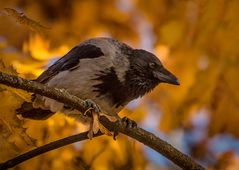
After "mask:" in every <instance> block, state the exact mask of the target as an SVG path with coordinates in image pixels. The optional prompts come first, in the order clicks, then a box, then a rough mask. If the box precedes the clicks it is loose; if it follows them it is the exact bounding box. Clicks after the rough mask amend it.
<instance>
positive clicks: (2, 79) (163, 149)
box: [0, 72, 205, 170]
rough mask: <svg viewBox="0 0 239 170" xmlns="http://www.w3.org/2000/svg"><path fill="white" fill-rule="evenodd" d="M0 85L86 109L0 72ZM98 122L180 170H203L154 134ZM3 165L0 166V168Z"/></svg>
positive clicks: (64, 95) (66, 96)
mask: <svg viewBox="0 0 239 170" xmlns="http://www.w3.org/2000/svg"><path fill="white" fill-rule="evenodd" d="M0 83H1V84H5V85H7V86H11V87H15V88H19V89H23V90H26V91H28V92H32V93H37V94H40V95H43V96H46V97H49V98H52V99H55V100H58V101H60V102H62V103H65V104H67V105H69V106H71V107H73V108H75V109H78V110H79V111H81V112H84V111H85V109H86V108H84V106H83V105H82V102H83V100H81V99H79V98H78V97H76V96H73V95H70V94H69V93H67V92H66V91H64V90H60V89H54V88H50V87H47V86H46V85H43V84H40V83H37V82H34V81H30V80H25V79H22V78H20V77H17V76H13V75H8V74H6V73H2V72H0ZM100 122H101V123H102V124H103V125H104V126H105V127H106V128H108V129H109V130H111V131H118V132H120V133H123V134H125V135H127V136H129V137H132V138H133V139H136V140H138V141H139V142H141V143H143V144H145V145H147V146H149V147H150V148H152V149H154V150H155V151H157V152H159V153H160V154H162V155H164V156H165V157H166V158H168V159H169V160H171V161H172V162H174V163H175V164H176V165H178V166H179V167H181V168H182V169H186V170H205V168H204V167H202V166H201V165H199V164H197V163H196V162H195V161H194V160H193V159H192V158H191V157H189V156H187V155H185V154H183V153H181V152H180V151H178V150H177V149H176V148H174V147H173V146H172V145H170V144H168V143H167V142H165V141H163V140H162V139H160V138H158V137H156V136H155V135H154V134H152V133H150V132H148V131H146V130H144V129H141V128H138V127H137V128H126V127H125V126H124V125H123V124H122V123H121V122H120V121H119V122H110V121H109V120H108V119H107V118H106V117H104V116H101V117H100ZM85 133H86V132H85ZM85 133H84V135H85ZM79 135H80V136H81V135H82V134H79ZM74 137H75V136H71V137H68V138H65V139H62V140H70V141H71V142H69V143H62V144H58V142H59V141H61V140H59V141H56V142H52V143H50V144H47V145H48V147H49V148H48V147H46V148H48V149H46V148H45V146H47V145H45V146H42V147H40V148H37V149H36V150H37V151H36V150H33V151H30V152H38V153H37V154H33V156H36V155H39V154H42V153H45V152H47V151H50V150H52V149H56V148H58V147H61V146H64V145H67V144H70V143H73V142H76V141H77V140H76V139H75V140H72V139H71V138H74ZM84 139H85V138H79V140H78V141H80V140H84ZM52 145H53V146H52ZM55 145H58V146H55ZM39 150H40V151H39ZM42 150H43V151H42ZM26 154H27V153H26ZM23 155H24V154H23ZM21 156H22V155H21ZM30 158H32V156H29V157H27V158H25V160H27V159H30ZM14 159H15V158H14ZM14 159H13V160H14ZM25 160H23V161H25ZM10 161H11V160H10ZM23 161H21V162H23ZM7 162H8V161H7ZM21 162H17V163H15V162H11V164H14V165H17V164H18V163H21ZM5 163H6V162H5ZM5 163H2V164H0V168H1V166H2V165H4V164H5Z"/></svg>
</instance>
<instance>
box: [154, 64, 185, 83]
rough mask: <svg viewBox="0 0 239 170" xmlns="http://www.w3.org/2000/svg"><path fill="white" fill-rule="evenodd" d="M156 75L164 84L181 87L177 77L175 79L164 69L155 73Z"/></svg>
mask: <svg viewBox="0 0 239 170" xmlns="http://www.w3.org/2000/svg"><path fill="white" fill-rule="evenodd" d="M154 75H155V77H156V78H158V79H159V80H160V81H161V82H163V83H168V84H174V85H180V83H179V81H178V79H177V77H175V76H174V75H173V74H172V73H170V72H169V71H168V70H166V69H165V68H164V67H161V68H160V70H158V71H157V72H154Z"/></svg>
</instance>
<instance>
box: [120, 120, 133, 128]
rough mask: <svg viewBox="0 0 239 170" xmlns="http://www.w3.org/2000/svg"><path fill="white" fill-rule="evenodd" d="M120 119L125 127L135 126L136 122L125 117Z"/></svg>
mask: <svg viewBox="0 0 239 170" xmlns="http://www.w3.org/2000/svg"><path fill="white" fill-rule="evenodd" d="M121 121H122V123H123V125H124V126H125V127H126V128H136V127H137V123H136V122H135V121H133V120H131V119H129V118H127V117H123V118H122V120H121Z"/></svg>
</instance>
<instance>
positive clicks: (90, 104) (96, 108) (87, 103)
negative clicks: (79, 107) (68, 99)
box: [82, 99, 101, 113]
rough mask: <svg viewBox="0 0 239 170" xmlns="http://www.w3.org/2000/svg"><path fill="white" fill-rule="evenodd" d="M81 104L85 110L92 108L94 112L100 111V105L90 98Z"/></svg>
mask: <svg viewBox="0 0 239 170" xmlns="http://www.w3.org/2000/svg"><path fill="white" fill-rule="evenodd" d="M82 104H83V106H84V107H85V108H87V110H86V112H88V111H89V110H93V111H94V112H95V113H100V112H101V109H100V107H99V106H98V105H97V104H95V102H93V101H92V100H91V99H86V100H84V101H83V103H82Z"/></svg>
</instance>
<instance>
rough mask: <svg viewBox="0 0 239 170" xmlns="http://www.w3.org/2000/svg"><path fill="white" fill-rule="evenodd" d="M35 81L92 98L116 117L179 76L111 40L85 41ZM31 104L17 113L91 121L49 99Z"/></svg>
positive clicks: (37, 97) (143, 53) (38, 98)
mask: <svg viewBox="0 0 239 170" xmlns="http://www.w3.org/2000/svg"><path fill="white" fill-rule="evenodd" d="M36 81H38V82H40V83H44V84H47V85H48V86H50V87H55V88H59V89H65V90H66V91H67V92H69V93H70V94H73V95H75V96H78V97H80V98H81V99H83V100H85V99H91V100H93V101H94V102H95V103H96V104H98V105H99V106H100V108H101V110H102V111H103V112H104V113H105V114H107V115H109V116H117V113H118V112H119V111H120V110H121V109H122V108H123V107H124V106H125V105H126V104H127V103H128V102H130V101H131V100H133V99H135V98H138V97H140V96H143V95H144V94H145V93H147V92H149V91H150V90H152V89H153V88H154V87H155V86H156V85H158V84H159V83H160V82H167V83H171V84H178V82H177V79H176V77H175V76H173V75H172V74H171V73H170V72H168V71H167V70H166V69H164V67H163V66H162V64H161V62H160V61H159V60H158V58H157V57H155V56H154V55H153V54H151V53H149V52H146V51H144V50H137V49H133V48H131V47H129V46H128V45H126V44H124V43H121V42H119V41H116V40H114V39H111V38H95V39H90V40H87V41H85V42H82V43H81V44H79V45H78V46H76V47H75V48H73V49H72V50H71V51H70V52H69V53H67V54H66V55H65V56H64V57H62V58H61V59H59V60H58V61H57V62H56V63H55V64H53V65H52V66H51V67H49V68H48V70H46V71H45V72H43V73H42V74H41V75H40V76H39V78H38V79H37V80H36ZM32 103H33V104H32V106H33V107H32V108H31V104H29V103H28V107H26V108H27V109H26V108H24V107H25V106H24V105H26V104H23V106H22V108H20V109H19V110H18V113H19V114H21V115H23V117H26V118H33V119H44V118H48V117H49V116H51V115H52V114H53V113H55V112H57V111H60V112H62V113H65V114H66V115H69V116H72V117H75V118H77V119H78V120H79V121H81V122H88V120H89V117H86V116H84V115H83V114H80V113H78V112H77V111H76V110H71V109H70V108H68V107H66V106H64V104H63V103H60V102H57V101H55V100H53V99H50V98H47V97H43V96H40V95H35V96H34V98H33V102H32ZM34 109H35V116H34V113H32V112H34ZM38 112H39V113H38ZM36 113H37V114H39V115H37V116H36ZM41 115H42V117H41ZM76 115H77V116H76Z"/></svg>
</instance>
